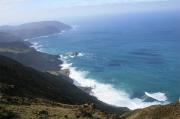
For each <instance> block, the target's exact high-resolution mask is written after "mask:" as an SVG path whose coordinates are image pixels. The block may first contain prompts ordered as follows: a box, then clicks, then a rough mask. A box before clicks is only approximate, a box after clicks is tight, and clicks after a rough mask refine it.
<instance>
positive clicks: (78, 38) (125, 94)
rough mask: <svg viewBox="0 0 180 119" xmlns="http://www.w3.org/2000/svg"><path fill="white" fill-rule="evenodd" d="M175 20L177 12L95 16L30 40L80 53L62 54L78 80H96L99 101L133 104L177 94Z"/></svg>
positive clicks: (178, 25) (179, 60)
mask: <svg viewBox="0 0 180 119" xmlns="http://www.w3.org/2000/svg"><path fill="white" fill-rule="evenodd" d="M179 21H180V15H178V13H177V12H159V13H146V14H145V13H141V14H129V15H116V16H115V15H114V16H107V17H99V18H93V19H89V20H86V21H85V20H84V21H79V22H76V23H74V24H73V26H74V28H73V29H72V30H70V31H66V32H64V33H61V34H55V35H51V36H47V37H40V38H35V39H31V41H32V42H37V43H38V44H41V45H42V46H40V47H39V49H40V50H41V51H44V52H48V53H52V54H59V55H60V54H62V55H64V56H65V53H67V52H74V51H78V52H81V53H82V54H83V56H81V57H74V58H70V57H68V58H66V59H64V60H66V63H68V64H69V65H71V66H69V67H74V68H72V72H73V73H74V74H72V76H71V77H73V78H75V79H76V78H79V79H82V80H80V84H81V83H82V85H85V83H86V84H87V83H92V82H88V81H89V80H92V81H95V82H93V86H94V87H95V88H97V87H98V86H99V87H98V88H97V90H94V93H93V94H92V95H95V96H96V97H97V98H99V99H100V100H102V101H104V102H107V103H109V104H113V105H117V106H126V105H127V107H129V108H132V109H135V108H139V107H145V106H147V105H152V104H159V103H161V104H163V103H167V102H172V101H177V100H178V99H179V97H180V54H179V52H180V22H179ZM70 63H72V64H70ZM75 73H77V74H75ZM86 80H88V81H86ZM77 81H78V80H77ZM96 83H98V84H103V85H98V84H97V85H96ZM87 85H88V84H87ZM91 86H92V85H91ZM100 87H101V88H100ZM145 92H146V93H145ZM100 93H101V94H100ZM108 95H109V97H108ZM107 98H109V99H107ZM116 98H117V99H116ZM123 98H124V99H123ZM121 101H122V102H121ZM131 101H132V102H133V104H132V102H131ZM136 104H137V105H140V106H137V105H136Z"/></svg>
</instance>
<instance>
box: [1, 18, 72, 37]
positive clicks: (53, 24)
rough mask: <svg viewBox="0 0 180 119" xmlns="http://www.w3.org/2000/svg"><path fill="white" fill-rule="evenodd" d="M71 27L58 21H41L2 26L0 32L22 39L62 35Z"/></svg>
mask: <svg viewBox="0 0 180 119" xmlns="http://www.w3.org/2000/svg"><path fill="white" fill-rule="evenodd" d="M69 29H71V27H70V26H69V25H66V24H64V23H61V22H58V21H40V22H32V23H25V24H22V25H17V26H0V32H6V33H11V34H13V35H15V36H18V37H20V38H22V39H25V38H34V37H39V36H45V35H51V34H54V33H60V32H62V31H64V30H69Z"/></svg>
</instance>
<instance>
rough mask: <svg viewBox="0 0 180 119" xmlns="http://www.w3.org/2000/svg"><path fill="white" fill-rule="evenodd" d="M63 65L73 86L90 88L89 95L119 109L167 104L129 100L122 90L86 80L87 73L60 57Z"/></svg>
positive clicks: (136, 99)
mask: <svg viewBox="0 0 180 119" xmlns="http://www.w3.org/2000/svg"><path fill="white" fill-rule="evenodd" d="M60 57H61V60H62V61H63V64H62V65H61V66H62V68H63V69H69V70H70V75H69V76H70V78H72V79H74V84H75V85H78V86H84V87H92V88H93V89H92V93H91V95H93V96H95V97H97V98H98V99H99V100H101V101H103V102H105V103H108V104H111V105H114V106H120V107H128V108H130V109H137V108H144V107H148V106H150V105H157V104H166V103H167V102H160V101H153V102H145V101H144V100H143V99H140V98H130V95H129V94H128V93H126V92H125V91H123V90H117V89H115V88H114V87H113V86H112V85H110V84H103V83H100V82H97V81H96V80H94V79H91V78H87V74H88V72H87V71H81V70H78V69H77V68H76V67H73V66H72V63H68V61H67V56H66V57H64V56H62V55H61V56H60Z"/></svg>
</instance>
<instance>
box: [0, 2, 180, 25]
mask: <svg viewBox="0 0 180 119" xmlns="http://www.w3.org/2000/svg"><path fill="white" fill-rule="evenodd" d="M178 9H180V0H0V25H5V24H18V23H23V22H30V21H39V20H62V21H65V22H66V21H70V20H74V19H82V18H87V17H95V16H103V15H111V14H127V13H132V12H133V13H137V12H149V11H157V10H158V11H159V10H178Z"/></svg>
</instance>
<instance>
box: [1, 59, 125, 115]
mask: <svg viewBox="0 0 180 119" xmlns="http://www.w3.org/2000/svg"><path fill="white" fill-rule="evenodd" d="M66 78H67V77H64V76H54V75H51V74H49V73H42V72H39V71H37V70H34V69H32V68H29V67H26V66H24V65H22V64H20V63H18V62H16V61H14V60H11V59H9V58H6V57H4V56H0V94H1V97H2V96H18V97H26V98H30V99H33V98H40V99H47V100H50V101H56V102H60V103H64V104H85V103H94V104H95V105H96V107H97V108H98V109H100V110H103V111H106V112H109V113H111V112H113V113H114V112H116V113H119V114H122V113H124V112H125V111H127V108H121V107H120V108H118V107H113V106H110V105H107V104H105V103H103V102H101V101H99V100H97V99H96V98H95V97H92V96H90V95H89V94H87V93H85V92H83V91H82V90H81V89H79V88H77V87H76V86H74V85H73V84H72V83H70V82H69V81H68V80H67V79H66Z"/></svg>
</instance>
